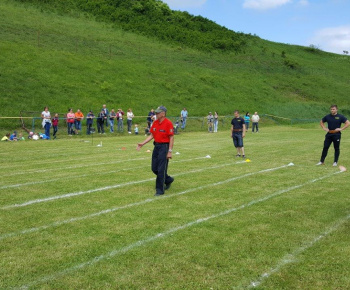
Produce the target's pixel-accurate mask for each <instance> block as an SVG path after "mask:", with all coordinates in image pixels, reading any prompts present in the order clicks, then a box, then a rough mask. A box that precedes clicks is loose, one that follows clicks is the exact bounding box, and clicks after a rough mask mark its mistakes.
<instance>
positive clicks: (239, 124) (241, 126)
mask: <svg viewBox="0 0 350 290" xmlns="http://www.w3.org/2000/svg"><path fill="white" fill-rule="evenodd" d="M234 115H235V117H234V118H233V119H232V121H231V125H232V127H231V137H232V138H233V144H234V146H235V147H236V149H237V155H236V157H241V156H242V157H243V158H245V155H244V146H243V138H244V136H245V122H244V119H243V118H242V117H240V116H239V111H238V110H236V111H235V112H234Z"/></svg>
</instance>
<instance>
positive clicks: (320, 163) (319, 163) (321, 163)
mask: <svg viewBox="0 0 350 290" xmlns="http://www.w3.org/2000/svg"><path fill="white" fill-rule="evenodd" d="M316 165H324V163H323V162H321V161H320V162H318V163H317V164H316Z"/></svg>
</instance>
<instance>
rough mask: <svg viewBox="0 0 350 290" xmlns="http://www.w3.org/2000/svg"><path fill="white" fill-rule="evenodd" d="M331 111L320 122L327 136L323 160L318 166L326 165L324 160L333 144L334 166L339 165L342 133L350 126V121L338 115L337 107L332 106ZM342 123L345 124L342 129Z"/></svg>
mask: <svg viewBox="0 0 350 290" xmlns="http://www.w3.org/2000/svg"><path fill="white" fill-rule="evenodd" d="M330 110H331V113H330V114H328V115H326V116H324V117H323V118H322V120H321V122H320V125H321V127H322V129H323V130H324V131H326V132H327V134H326V136H325V139H324V144H323V150H322V155H321V160H320V162H318V163H317V164H316V165H324V160H325V159H326V156H327V153H328V149H329V147H330V146H331V144H332V143H333V146H334V162H333V166H337V165H338V159H339V155H340V149H339V147H340V139H341V131H343V130H344V129H346V128H347V127H349V125H350V121H349V120H348V119H347V118H346V117H344V116H343V115H340V114H338V106H337V105H332V106H331V108H330ZM325 123H327V126H328V128H327V127H326V126H325ZM342 123H344V126H343V127H342V128H341V124H342Z"/></svg>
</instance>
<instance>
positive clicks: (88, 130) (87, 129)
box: [86, 124, 92, 135]
mask: <svg viewBox="0 0 350 290" xmlns="http://www.w3.org/2000/svg"><path fill="white" fill-rule="evenodd" d="M91 128H92V124H87V125H86V134H87V135H90V134H91Z"/></svg>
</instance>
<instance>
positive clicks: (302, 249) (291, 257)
mask: <svg viewBox="0 0 350 290" xmlns="http://www.w3.org/2000/svg"><path fill="white" fill-rule="evenodd" d="M349 219H350V215H348V216H346V217H345V218H343V219H341V220H339V221H338V222H337V224H335V225H334V226H332V227H330V228H329V229H327V230H326V231H325V232H323V233H322V234H320V235H319V236H317V237H316V238H314V239H313V240H312V241H308V242H307V243H305V244H304V246H302V247H300V248H297V249H295V250H294V251H293V252H292V253H290V254H287V255H285V256H284V257H283V258H282V259H281V260H280V262H279V263H277V265H276V266H275V267H274V268H272V269H270V270H269V271H267V272H265V273H264V274H262V275H261V276H260V277H259V279H257V280H256V281H253V282H251V283H250V286H249V287H248V288H255V287H258V286H260V285H261V283H263V282H264V281H265V280H266V279H268V278H269V277H270V276H271V275H273V274H275V273H277V272H279V271H280V270H281V269H282V267H284V266H286V265H288V264H290V263H293V262H294V261H295V260H296V257H297V256H298V255H300V254H301V253H303V252H305V251H306V250H308V249H309V248H311V247H313V246H314V245H315V244H316V243H317V242H318V241H320V240H321V239H323V238H325V237H327V236H328V235H329V234H331V233H332V232H334V231H336V230H337V229H338V228H339V227H340V226H341V225H343V224H344V223H345V222H347V221H348V220H349Z"/></svg>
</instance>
